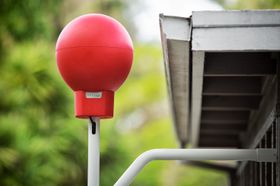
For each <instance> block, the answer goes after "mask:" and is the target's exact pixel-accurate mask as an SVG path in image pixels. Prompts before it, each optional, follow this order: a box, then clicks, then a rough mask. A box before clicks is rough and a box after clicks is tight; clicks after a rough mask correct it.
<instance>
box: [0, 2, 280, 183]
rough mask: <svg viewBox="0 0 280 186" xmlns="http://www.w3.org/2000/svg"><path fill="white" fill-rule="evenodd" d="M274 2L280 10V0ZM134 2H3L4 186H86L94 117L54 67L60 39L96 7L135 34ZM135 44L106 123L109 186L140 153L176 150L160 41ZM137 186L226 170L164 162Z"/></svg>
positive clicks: (0, 134) (215, 176)
mask: <svg viewBox="0 0 280 186" xmlns="http://www.w3.org/2000/svg"><path fill="white" fill-rule="evenodd" d="M270 1H271V3H272V4H273V3H274V4H275V3H276V5H275V6H276V7H279V1H275V0H270ZM270 1H269V2H270ZM241 2H243V1H240V3H241ZM131 3H132V2H131V1H128V0H127V1H126V0H103V1H102V0H100V1H93V2H91V1H78V0H67V1H66V0H65V1H56V0H48V1H39V0H25V1H20V0H14V1H11V0H2V1H0V23H1V24H0V185H1V186H33V185H34V186H38V185H40V186H70V185H73V186H77V185H86V178H87V170H86V168H87V135H86V134H87V121H86V120H78V119H75V118H74V116H73V95H72V92H71V91H70V89H69V88H68V87H67V86H66V85H65V84H64V82H63V81H62V79H61V77H60V76H59V73H58V71H57V68H56V64H55V41H56V38H57V37H58V34H59V33H60V31H61V30H62V28H63V26H64V25H65V24H66V23H67V22H69V21H70V20H71V19H73V18H74V17H77V16H78V15H81V14H85V13H89V12H99V13H105V14H108V15H111V16H113V17H115V18H117V19H118V20H119V21H121V22H122V23H123V24H124V25H125V26H126V27H127V28H128V30H129V32H130V34H131V35H132V36H133V37H134V35H135V33H136V29H135V25H133V23H132V19H126V18H127V17H131V11H129V7H130V4H131ZM133 3H139V4H140V1H133ZM224 4H225V6H227V5H226V3H224ZM274 4H273V5H274ZM139 6H140V5H139ZM155 26H157V25H155ZM134 45H135V46H134V47H135V56H134V63H133V67H132V71H131V73H130V75H129V78H128V80H127V81H126V82H125V84H124V85H123V86H122V87H121V88H120V89H119V91H118V92H117V94H116V100H115V117H114V119H110V120H105V121H102V125H101V185H102V186H110V185H113V183H114V182H115V181H116V180H117V179H118V178H119V176H120V175H121V174H122V173H123V172H124V170H125V169H126V168H127V167H128V166H129V164H130V163H131V162H132V161H133V159H134V158H135V157H136V156H138V155H139V154H140V153H141V152H143V151H145V150H148V149H151V148H176V147H177V144H176V142H175V136H174V134H173V128H172V125H171V119H170V115H169V113H170V111H169V110H168V101H167V88H166V85H165V78H164V70H163V62H162V51H161V47H160V44H159V43H142V42H141V41H136V40H134ZM132 185H134V186H138V185H139V186H140V185H141V186H155V185H163V186H175V185H200V186H210V185H226V175H224V174H222V173H219V172H214V171H213V170H211V171H209V170H203V169H199V168H195V167H189V166H183V165H179V164H177V163H176V162H160V161H159V162H154V163H151V164H150V165H149V166H147V167H146V168H144V170H143V171H142V172H141V174H140V175H139V176H137V178H136V180H135V181H134V182H133V184H132Z"/></svg>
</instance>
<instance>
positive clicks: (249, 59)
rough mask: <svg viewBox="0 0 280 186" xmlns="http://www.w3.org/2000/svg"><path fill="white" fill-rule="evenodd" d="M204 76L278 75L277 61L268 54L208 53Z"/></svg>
mask: <svg viewBox="0 0 280 186" xmlns="http://www.w3.org/2000/svg"><path fill="white" fill-rule="evenodd" d="M204 69H205V70H204V76H256V75H258V76H259V75H260V76H262V75H269V74H276V60H272V59H271V56H270V53H268V52H258V53H256V52H246V53H245V52H227V53H206V55H205V66H204Z"/></svg>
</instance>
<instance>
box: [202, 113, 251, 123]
mask: <svg viewBox="0 0 280 186" xmlns="http://www.w3.org/2000/svg"><path fill="white" fill-rule="evenodd" d="M249 113H250V112H249V111H202V113H201V120H202V121H203V120H205V121H211V120H213V121H247V120H248V118H249Z"/></svg>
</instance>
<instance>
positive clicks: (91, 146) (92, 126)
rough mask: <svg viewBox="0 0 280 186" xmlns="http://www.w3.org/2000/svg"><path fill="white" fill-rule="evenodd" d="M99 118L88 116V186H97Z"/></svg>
mask: <svg viewBox="0 0 280 186" xmlns="http://www.w3.org/2000/svg"><path fill="white" fill-rule="evenodd" d="M99 140H100V126H99V118H94V117H91V118H90V122H89V124H88V184H87V185H88V186H99V169H100V164H99V158H100V152H99V151H100V149H99Z"/></svg>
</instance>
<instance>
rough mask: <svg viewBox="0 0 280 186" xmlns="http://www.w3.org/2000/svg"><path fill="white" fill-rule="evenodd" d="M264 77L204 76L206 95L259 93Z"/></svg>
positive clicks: (204, 91)
mask: <svg viewBox="0 0 280 186" xmlns="http://www.w3.org/2000/svg"><path fill="white" fill-rule="evenodd" d="M261 88H262V77H260V76H257V77H204V82H203V94H204V95H259V94H261Z"/></svg>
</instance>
